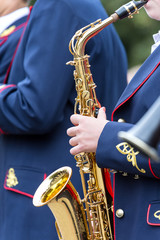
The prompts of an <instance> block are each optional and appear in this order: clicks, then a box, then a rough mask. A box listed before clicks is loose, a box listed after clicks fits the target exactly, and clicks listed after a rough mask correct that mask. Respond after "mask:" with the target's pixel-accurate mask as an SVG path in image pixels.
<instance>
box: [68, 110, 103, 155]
mask: <svg viewBox="0 0 160 240" xmlns="http://www.w3.org/2000/svg"><path fill="white" fill-rule="evenodd" d="M71 122H72V123H73V125H75V127H71V128H69V129H68V130H67V134H68V136H70V137H72V138H71V139H70V141H69V144H70V145H71V146H72V147H73V148H71V150H70V153H71V154H73V155H76V154H78V153H81V152H96V149H97V144H98V139H99V137H100V134H101V132H102V130H103V128H104V126H105V125H106V123H107V122H108V120H107V119H106V113H105V108H104V107H102V108H100V109H99V113H98V117H97V118H94V117H87V116H82V115H79V114H74V115H72V116H71Z"/></svg>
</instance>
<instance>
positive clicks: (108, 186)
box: [104, 168, 113, 198]
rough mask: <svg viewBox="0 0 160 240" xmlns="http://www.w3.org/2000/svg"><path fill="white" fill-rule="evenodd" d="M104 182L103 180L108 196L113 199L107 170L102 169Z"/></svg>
mask: <svg viewBox="0 0 160 240" xmlns="http://www.w3.org/2000/svg"><path fill="white" fill-rule="evenodd" d="M104 180H105V186H106V188H107V191H108V192H109V194H110V196H111V197H112V198H113V190H112V184H111V177H110V174H109V172H108V169H106V168H104Z"/></svg>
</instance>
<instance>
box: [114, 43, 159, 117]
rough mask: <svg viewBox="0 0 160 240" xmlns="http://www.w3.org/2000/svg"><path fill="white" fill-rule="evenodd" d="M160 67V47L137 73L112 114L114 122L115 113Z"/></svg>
mask: <svg viewBox="0 0 160 240" xmlns="http://www.w3.org/2000/svg"><path fill="white" fill-rule="evenodd" d="M159 65H160V46H159V47H158V48H157V49H156V50H155V51H154V52H153V53H152V54H151V55H150V56H149V57H148V58H147V60H146V61H145V62H144V64H143V65H142V67H141V68H140V69H139V70H138V71H137V73H136V74H135V76H134V77H133V78H132V80H131V82H130V83H129V84H128V86H127V87H126V89H125V90H124V92H123V94H122V95H121V97H120V98H119V100H118V102H117V104H116V106H115V109H114V111H113V113H112V120H113V115H114V113H115V111H116V110H117V109H118V108H119V107H120V106H122V105H123V104H124V103H126V102H127V101H128V100H129V99H130V98H131V97H132V96H133V95H134V94H135V93H136V92H137V91H138V90H139V89H140V88H141V87H142V86H143V84H144V83H145V82H146V81H147V80H148V79H149V78H150V76H151V75H152V74H153V72H154V71H155V70H156V69H157V67H158V66H159Z"/></svg>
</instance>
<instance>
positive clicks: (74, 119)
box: [70, 114, 81, 126]
mask: <svg viewBox="0 0 160 240" xmlns="http://www.w3.org/2000/svg"><path fill="white" fill-rule="evenodd" d="M80 118H81V115H79V114H74V115H72V116H71V117H70V120H71V122H72V124H73V125H75V126H77V125H78V124H79V121H80Z"/></svg>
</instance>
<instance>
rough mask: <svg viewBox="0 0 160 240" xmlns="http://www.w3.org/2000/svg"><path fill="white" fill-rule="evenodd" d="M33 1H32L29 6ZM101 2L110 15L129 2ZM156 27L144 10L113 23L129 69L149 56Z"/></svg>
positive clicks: (107, 0)
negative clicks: (122, 45) (130, 17)
mask: <svg viewBox="0 0 160 240" xmlns="http://www.w3.org/2000/svg"><path fill="white" fill-rule="evenodd" d="M35 1H36V0H32V1H31V5H33V4H34V3H35ZM75 1H76V0H75ZM91 1H92V0H91ZM101 2H102V4H103V6H104V8H105V9H106V11H107V13H108V14H109V15H111V14H112V13H113V12H114V11H115V10H117V9H118V8H119V7H120V6H122V5H123V4H125V3H127V2H129V1H126V0H101ZM95 20H96V19H95ZM158 25H159V22H157V21H155V20H152V19H150V18H149V17H148V16H147V14H146V13H145V10H144V9H141V10H140V13H139V14H136V15H135V16H134V17H133V18H132V19H128V18H127V19H123V20H120V21H117V22H116V23H114V26H115V28H116V30H117V32H118V34H119V36H120V38H121V40H122V42H123V44H124V47H125V49H126V52H127V56H128V64H129V66H128V67H129V69H131V68H133V69H134V67H135V66H138V67H139V66H140V65H141V64H142V63H143V62H144V60H145V59H146V58H147V57H148V56H149V55H150V49H151V46H152V44H153V43H154V42H153V38H152V35H153V34H154V33H156V32H158V30H159V26H158Z"/></svg>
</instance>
